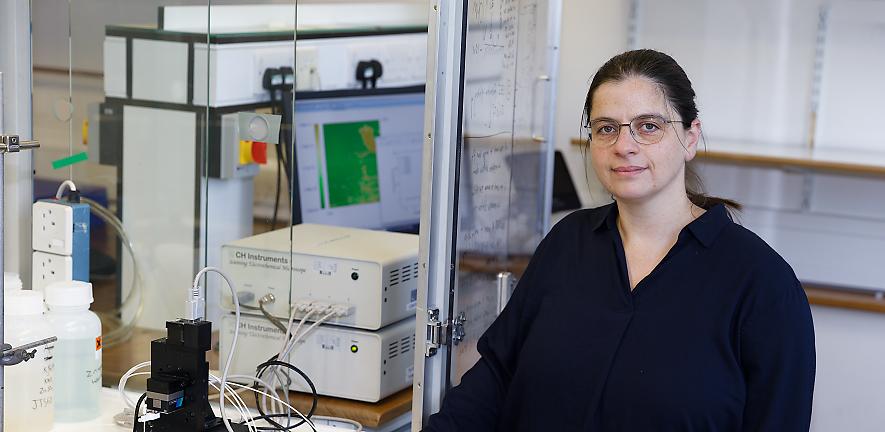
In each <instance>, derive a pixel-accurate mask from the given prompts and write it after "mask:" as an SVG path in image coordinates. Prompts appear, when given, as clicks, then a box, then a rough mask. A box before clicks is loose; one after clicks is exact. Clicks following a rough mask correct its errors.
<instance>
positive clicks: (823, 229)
mask: <svg viewBox="0 0 885 432" xmlns="http://www.w3.org/2000/svg"><path fill="white" fill-rule="evenodd" d="M638 3H645V4H652V3H653V2H629V1H614V0H592V1H568V0H566V1H564V2H563V16H562V37H561V40H562V45H561V47H562V51H561V53H560V69H559V70H560V76H559V94H558V99H557V112H556V116H557V121H556V143H557V149H559V150H560V151H562V152H563V154H564V155H565V158H566V161H567V164H568V167H569V169H570V171H571V174H572V176H573V178H574V181H575V183H576V184H575V186H576V188H577V189H578V191H579V194H580V197H581V200H582V203H583V205H584V206H585V207H595V206H599V205H602V204H605V203H608V202H610V197H609V194H608V192H606V191H605V190H604V189H603V188H602V187H601V186H600V185H599V183H598V181H597V180H596V178H595V175H594V173H593V172H592V171H588V170H586V169H585V167H586V166H587V165H586V164H587V162H588V161H587V160H586V159H585V158H584V154H583V149H582V147H581V146H577V145H574V144H573V143H572V142H571V141H572V139H573V138H577V137H578V136H579V133H580V119H581V113H582V109H583V103H584V98H585V95H586V89H587V88H588V86H589V83H590V80H591V78H592V76H593V74H594V73H595V71H596V69H598V68H599V67H600V66H601V65H602V64H603V63H604V62H605V61H606V60H607V59H608V58H610V57H611V56H613V55H615V54H617V53H620V52H622V51H624V50H626V49H628V47H629V46H630V38H631V25H633V21H632V20H631V19H630V17H631V13H632V11H633V9H632V7H633V5H635V4H638ZM685 3H698V2H684V1H683V2H668V3H667V5H672V6H673V7H674V8H677V7H678V6H679V5H681V6H686V4H685ZM707 3H708V7H706V8H701V9H702V12H697V14H699V15H701V16H704V14H705V13H707V14H709V15H710V16H712V15H713V13H712V12H711V11H712V10H713V9H715V6H710V5H713V4H714V3H716V2H707ZM867 3H870V2H867ZM873 3H875V2H873ZM675 4H678V5H675ZM667 5H657V6H656V7H660V8H666V7H667ZM770 7H771V8H773V9H777V10H778V11H779V12H778V13H777V14H776V15H777V16H778V17H780V18H777V19H789V16H790V12H789V10H790V8H791V7H792V6H791V2H786V1H785V2H775V3H773V4H771V5H770ZM805 7H807V8H811V7H816V6H811V5H808V6H803V8H805ZM803 13H806V14H807V11H805V12H803ZM811 17H812V18H813V21H812V22H811V23H808V25H806V26H805V27H809V28H811V30H809V29H808V28H803V29H799V30H802V31H807V32H810V35H811V36H814V31H813V27H814V26H815V25H817V22H816V17H815V16H814V15H813V14H811ZM658 18H660V17H658ZM647 19H649V20H654V19H655V18H654V17H650V18H649V17H647ZM695 24H696V25H693V26H676V27H674V28H672V32H673V35H674V36H673V39H680V40H690V39H691V37H701V36H700V35H702V34H704V33H703V32H702V31H701V30H699V29H705V31H706V32H707V34H710V32H711V29H710V26H705V24H704V21H703V19H702V20H699V21H697V22H696V23H695ZM794 30H795V29H794ZM781 33H782V34H781V35H780V36H784V35H786V34H788V32H787V30H784V31H783V32H781ZM758 42H759V43H764V42H765V41H764V40H762V39H760V40H759V41H758ZM699 45H703V44H699ZM692 46H694V45H693V44H692V43H686V45H685V49H686V50H691V47H692ZM674 55H675V54H674ZM706 55H707V57H706V61H707V62H708V63H709V62H715V59H716V58H718V57H716V55H720V56H722V57H723V58H725V57H726V56H727V55H726V54H725V53H719V54H717V53H716V52H715V51H712V52H711V51H708V52H707V53H706ZM676 60H677V61H679V60H680V58H679V57H678V56H677V57H676ZM723 61H724V60H723ZM780 66H784V65H782V64H781V65H780ZM746 67H747V68H748V69H755V70H756V71H759V70H763V71H764V70H765V68H766V66H765V65H764V64H748V65H747V66H746ZM775 69H776V68H775V66H772V71H771V74H775V73H777V71H776V70H775ZM810 69H811V67H810V66H809V71H808V73H807V74H808V75H809V76H811V73H812V72H811V70H810ZM778 70H780V69H778ZM757 74H759V73H757ZM689 75H690V76H689V78H693V81H695V85H696V87H704V83H703V82H701V83H699V82H698V81H699V79H698V78H697V77H692V76H691V73H689ZM759 78H760V79H762V80H764V81H765V82H766V83H769V84H770V83H771V82H774V80H775V79H774V78H775V77H773V78H772V79H770V80H769V79H768V77H767V75H765V74H764V73H763V74H759ZM803 79H804V78H803ZM701 81H702V80H701ZM773 91H777V89H774V90H773ZM806 93H807V92H806ZM807 96H808V95H807V94H804V95H800V96H799V97H801V98H802V100H803V102H802V103H805V102H804V101H805V98H807ZM699 97H700V96H699ZM852 100H857V99H852ZM715 103H718V104H720V105H723V106H725V105H727V104H728V103H729V101H728V100H721V101H714V103H712V104H708V105H707V106H705V107H702V108H705V109H706V111H707V112H709V111H712V110H716V109H717V108H718V106H717V105H715ZM703 115H704V113H703V112H702V117H701V120H702V121H703V119H704V117H703ZM803 115H804V113H803ZM716 123H717V124H719V122H716ZM792 126H796V125H792ZM803 127H804V126H803ZM717 129H719V130H720V131H721V130H722V128H721V127H720V128H717ZM775 129H776V128H775ZM799 129H801V127H800V128H799ZM772 130H774V129H772ZM712 135H713V137H712V138H711V136H708V137H707V141H706V148H707V149H708V150H716V149H721V148H722V147H723V146H724V145H725V143H723V142H722V140H719V139H716V138H715V134H712ZM748 141H749V140H748ZM849 141H850V140H849ZM852 142H854V141H852ZM852 142H845V143H843V145H851V144H852ZM697 168H698V171H699V172H700V173H701V175H702V177H703V180H704V182H705V183H706V189H707V191H708V192H709V193H711V194H713V195H719V196H725V197H730V198H735V199H737V200H738V201H741V202H742V203H744V204H745V205H746V206H747V208H746V209H745V210H744V212H742V213H741V214H739V222H740V223H742V224H744V225H745V226H747V227H749V228H750V229H752V230H754V231H755V232H757V233H759V234H760V235H761V236H762V237H763V238H764V239H765V240H766V241H768V242H769V243H770V244H771V245H772V246H773V247H774V248H775V249H776V250H778V251H779V252H780V253H781V254H782V255H784V256H785V257H786V258H787V260H788V261H789V262H791V263H792V264H793V266H794V268H796V270H797V273H798V274H799V277H800V279H803V280H811V281H817V282H826V283H827V284H829V285H836V286H842V287H862V288H867V289H877V288H878V289H881V288H882V287H883V285H885V284H883V278H882V277H881V275H879V274H878V273H877V272H878V271H879V270H881V268H882V266H881V258H882V256H883V255H882V253H881V251H882V248H881V247H880V245H881V242H880V240H879V239H881V238H883V236H885V221H883V219H882V218H883V216H882V215H883V214H885V208H883V205H882V203H883V202H885V201H883V199H882V197H881V195H882V191H883V190H885V181H883V180H881V179H880V178H875V177H857V176H850V175H840V174H820V173H814V172H809V171H807V170H801V169H794V168H789V167H786V168H779V167H775V168H759V167H755V168H754V167H745V166H735V165H729V164H720V163H716V164H713V163H707V164H698V167H697ZM803 205H806V206H808V205H810V207H803ZM825 245H826V246H825ZM822 254H823V255H822ZM877 262H878V264H877ZM812 311H813V315H814V321H815V330H816V338H817V339H816V340H817V364H818V371H817V385H816V388H815V396H814V398H815V401H814V412H813V416H812V430H813V431H835V430H851V431H874V430H879V428H881V425H882V424H885V414H881V410H879V409H878V408H877V407H880V406H883V404H885V370H883V369H882V368H881V365H882V364H883V362H885V345H883V344H882V335H883V334H885V314H879V313H869V312H860V311H856V310H850V309H839V308H830V307H822V306H814V307H813V308H812Z"/></svg>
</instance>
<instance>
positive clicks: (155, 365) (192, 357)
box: [144, 319, 249, 432]
mask: <svg viewBox="0 0 885 432" xmlns="http://www.w3.org/2000/svg"><path fill="white" fill-rule="evenodd" d="M211 346H212V323H210V322H208V321H203V320H196V321H191V320H185V319H180V320H178V321H166V337H165V338H162V339H157V340H155V341H152V342H151V377H150V378H148V380H147V396H146V398H145V403H146V404H147V409H148V411H149V412H155V413H159V414H160V417H159V418H157V419H155V420H151V421H148V422H146V423H145V429H144V430H145V431H152V432H221V431H226V428H225V427H224V424H223V423H222V421H221V418H219V417H216V416H215V413H213V412H212V407H210V406H209V363H208V362H207V361H206V351H209V349H210V348H211ZM231 426H232V427H233V429H234V430H235V431H238V432H239V431H244V432H245V431H248V430H249V429H248V428H247V427H246V426H244V425H235V424H231Z"/></svg>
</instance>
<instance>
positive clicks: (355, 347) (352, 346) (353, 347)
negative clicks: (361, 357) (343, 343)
mask: <svg viewBox="0 0 885 432" xmlns="http://www.w3.org/2000/svg"><path fill="white" fill-rule="evenodd" d="M359 350H360V347H358V346H356V345H351V346H350V352H352V353H356V352H357V351H359Z"/></svg>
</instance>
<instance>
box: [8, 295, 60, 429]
mask: <svg viewBox="0 0 885 432" xmlns="http://www.w3.org/2000/svg"><path fill="white" fill-rule="evenodd" d="M4 302H5V304H4V314H3V316H4V318H5V320H4V328H3V337H4V338H5V341H6V343H8V344H10V345H12V346H13V347H17V346H21V345H24V344H26V343H31V342H37V341H39V340H42V339H46V338H48V337H51V336H53V333H52V330H51V329H50V326H49V322H48V321H47V319H46V317H45V316H44V315H43V293H40V292H35V291H31V290H26V291H13V292H8V293H5V295H4ZM53 346H54V344H49V345H43V346H40V347H37V348H35V349H36V351H37V352H36V353H35V356H34V358H32V359H29V360H28V361H25V362H21V363H19V364H17V365H13V366H6V367H4V368H3V374H4V379H5V382H4V384H5V388H4V390H3V401H4V403H5V406H4V407H3V408H4V410H3V411H4V413H5V416H4V417H3V426H4V430H6V431H34V432H46V431H49V430H51V429H52V421H53V373H52V372H53V362H54V359H53V351H54V349H53Z"/></svg>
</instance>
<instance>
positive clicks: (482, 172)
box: [412, 0, 561, 430]
mask: <svg viewBox="0 0 885 432" xmlns="http://www.w3.org/2000/svg"><path fill="white" fill-rule="evenodd" d="M431 7H432V9H433V10H434V11H439V15H440V16H439V20H438V21H436V22H434V21H433V20H431V21H432V22H431V25H430V28H429V36H428V38H429V40H430V46H431V50H430V51H429V52H428V81H427V82H428V95H427V97H426V98H425V99H426V100H427V105H426V106H427V109H428V112H426V113H425V132H426V135H427V137H428V139H429V141H428V143H429V144H430V145H429V146H427V147H425V170H424V179H423V182H424V189H423V190H422V191H423V192H422V219H421V244H422V250H421V254H420V257H419V261H420V262H421V263H422V265H424V264H426V266H427V270H426V272H422V273H421V274H419V294H418V302H419V307H418V310H419V313H418V320H417V321H418V324H417V325H418V328H417V333H416V335H417V338H418V340H419V341H420V340H425V339H426V338H427V336H426V335H425V328H424V326H426V325H427V323H428V322H431V321H432V320H430V319H427V317H426V316H423V315H422V311H423V312H427V313H428V314H429V313H430V312H433V311H436V310H438V311H439V316H440V317H444V319H445V320H448V321H449V322H452V321H453V318H454V317H459V316H465V317H466V322H464V325H463V337H462V338H460V339H458V338H454V337H452V338H450V339H449V340H448V341H447V343H444V344H443V345H444V346H440V347H437V348H436V349H438V351H435V352H434V353H433V354H427V353H423V352H421V348H425V349H426V348H427V347H428V346H430V345H428V344H425V347H419V349H418V354H417V355H416V365H415V381H416V382H415V389H416V390H415V393H414V395H415V399H414V406H413V425H412V426H413V430H420V426H421V424H422V421H423V419H426V417H427V416H429V415H430V414H432V413H433V412H436V410H438V409H439V406H440V401H441V399H442V397H443V395H444V393H445V390H446V389H448V388H449V387H451V386H453V385H457V384H458V383H459V382H460V379H461V376H462V375H463V374H464V372H466V371H467V370H468V369H469V368H470V367H471V366H473V364H474V363H475V362H476V361H477V359H478V354H477V351H476V343H477V341H478V339H479V338H480V336H481V335H482V334H483V333H484V332H485V331H486V329H487V328H488V326H489V325H490V324H491V322H492V321H493V320H494V319H495V318H496V317H497V315H498V310H499V309H498V307H499V300H500V299H499V287H498V283H499V273H500V272H507V271H510V270H519V269H516V268H514V265H513V264H512V263H514V262H516V261H522V262H524V261H525V258H526V257H527V256H530V255H531V254H532V253H533V252H534V249H535V247H536V246H537V245H538V243H539V242H540V240H541V238H542V237H543V236H544V234H545V233H546V231H547V229H548V228H549V227H548V224H549V213H550V202H551V192H552V164H553V150H554V149H553V136H552V135H553V127H552V125H553V107H554V106H555V101H554V95H555V90H556V89H555V79H554V78H553V77H555V76H556V70H555V68H556V65H557V63H558V59H557V57H556V53H557V50H558V40H559V32H560V31H559V12H560V8H561V5H560V1H559V0H468V1H466V2H463V3H462V2H444V1H438V2H431ZM434 50H435V51H436V52H434ZM428 150H429V151H430V152H431V153H430V154H428V153H427V152H428ZM428 161H430V162H428ZM428 163H430V164H431V165H430V166H429V167H428ZM428 168H429V169H428ZM422 268H423V266H422ZM458 333H459V331H458V330H456V331H455V334H456V335H457V334H458ZM456 339H458V340H456Z"/></svg>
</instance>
